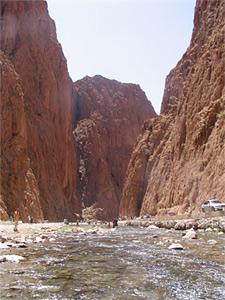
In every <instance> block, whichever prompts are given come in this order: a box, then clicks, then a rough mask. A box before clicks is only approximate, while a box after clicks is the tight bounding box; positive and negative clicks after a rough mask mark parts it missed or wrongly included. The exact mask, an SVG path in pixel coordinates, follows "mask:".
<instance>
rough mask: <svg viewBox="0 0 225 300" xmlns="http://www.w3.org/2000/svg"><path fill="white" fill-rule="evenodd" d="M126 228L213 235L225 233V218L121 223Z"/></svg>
mask: <svg viewBox="0 0 225 300" xmlns="http://www.w3.org/2000/svg"><path fill="white" fill-rule="evenodd" d="M123 225H126V226H141V227H146V228H148V227H149V228H153V226H155V227H156V228H166V229H175V230H188V229H193V230H196V231H197V230H203V231H209V232H215V233H219V232H222V233H225V216H221V217H211V218H195V219H183V220H166V221H158V220H157V221H152V220H149V221H148V220H129V221H126V222H123Z"/></svg>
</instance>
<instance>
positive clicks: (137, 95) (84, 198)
mask: <svg viewBox="0 0 225 300" xmlns="http://www.w3.org/2000/svg"><path fill="white" fill-rule="evenodd" d="M74 88H75V90H76V95H77V106H76V111H77V117H76V123H77V125H76V128H75V130H74V134H75V136H76V139H77V144H78V147H79V153H80V154H79V155H80V158H79V175H80V195H81V202H82V206H83V207H89V209H87V210H86V212H88V214H89V215H92V217H94V218H97V219H110V218H113V217H118V213H119V202H120V199H121V191H122V187H123V182H124V178H125V173H126V169H127V165H128V162H129V159H130V155H131V153H132V150H133V145H134V143H135V141H136V138H137V136H138V135H139V134H140V132H141V126H142V124H143V121H144V120H145V119H147V118H149V117H153V116H155V115H156V114H155V111H154V109H153V107H152V105H151V103H150V102H149V101H148V100H147V98H146V96H145V94H144V92H143V91H142V90H141V89H140V87H139V86H138V85H134V84H124V83H120V82H117V81H116V80H109V79H106V78H104V77H102V76H95V77H93V78H90V77H85V78H84V79H82V80H80V81H78V82H76V83H75V84H74ZM90 207H91V208H92V209H90Z"/></svg>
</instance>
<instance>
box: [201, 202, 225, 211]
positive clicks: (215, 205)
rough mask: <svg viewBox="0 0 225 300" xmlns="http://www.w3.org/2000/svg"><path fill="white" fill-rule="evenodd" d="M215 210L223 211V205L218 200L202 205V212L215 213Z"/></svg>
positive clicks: (224, 206) (224, 204)
mask: <svg viewBox="0 0 225 300" xmlns="http://www.w3.org/2000/svg"><path fill="white" fill-rule="evenodd" d="M215 210H225V203H224V202H222V201H220V200H217V199H213V200H208V201H206V202H205V203H203V204H202V211H203V212H207V211H215Z"/></svg>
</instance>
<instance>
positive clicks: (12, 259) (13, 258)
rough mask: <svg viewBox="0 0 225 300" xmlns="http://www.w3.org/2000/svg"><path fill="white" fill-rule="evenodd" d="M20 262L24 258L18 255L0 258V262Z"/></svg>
mask: <svg viewBox="0 0 225 300" xmlns="http://www.w3.org/2000/svg"><path fill="white" fill-rule="evenodd" d="M20 260H24V257H22V256H19V255H3V256H0V262H19V261H20Z"/></svg>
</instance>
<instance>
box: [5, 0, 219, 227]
mask: <svg viewBox="0 0 225 300" xmlns="http://www.w3.org/2000/svg"><path fill="white" fill-rule="evenodd" d="M223 47H224V5H223V1H217V0H211V1H209V0H204V1H203V0H197V2H196V8H195V17H194V29H193V34H192V39H191V43H190V46H189V47H188V49H187V51H186V53H185V54H184V55H183V57H182V59H181V60H180V61H179V62H178V64H177V66H176V67H175V68H174V69H173V70H172V71H171V72H170V74H169V75H168V77H167V79H166V85H165V91H164V96H163V101H162V107H161V113H160V115H159V116H157V115H156V113H155V111H154V108H153V107H152V105H151V103H150V102H149V101H148V99H147V98H146V95H145V93H144V92H143V91H142V90H141V88H140V87H139V86H138V85H134V84H124V83H120V82H118V81H116V80H109V79H106V78H104V77H102V76H100V75H97V76H94V77H92V78H91V77H85V78H83V79H82V80H79V81H77V82H75V83H73V82H72V80H71V78H70V77H69V74H68V69H67V61H66V59H65V57H64V54H63V51H62V47H61V45H60V44H59V42H58V40H57V36H56V28H55V24H54V21H53V20H52V19H51V18H50V17H49V14H48V9H47V3H46V1H44V0H43V1H19V0H17V1H1V52H0V59H1V60H0V63H1V197H0V219H1V220H8V219H9V217H10V216H12V215H13V211H14V210H15V209H19V211H20V216H21V219H22V220H23V222H25V221H27V217H28V216H29V215H32V216H33V219H34V221H35V222H42V221H43V220H49V221H54V222H55V221H62V220H63V219H65V218H68V219H69V220H71V221H72V220H75V219H76V215H77V214H82V213H83V216H84V217H85V218H87V219H88V218H89V219H104V220H110V219H112V218H114V217H118V216H119V215H120V216H121V217H122V216H128V217H129V216H139V215H140V216H144V215H146V214H150V215H152V216H154V215H158V216H163V215H165V214H167V213H168V212H169V211H173V212H174V213H176V214H178V215H179V214H184V213H188V214H192V213H197V212H199V210H200V207H201V204H202V203H203V202H204V201H205V200H207V199H210V198H218V199H220V200H222V201H223V200H224V196H225V184H224V183H225V172H224V170H225V167H224V158H225V129H224V128H225V96H224V94H225V90H224V66H225V59H224V51H223ZM174 226H175V225H174Z"/></svg>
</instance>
